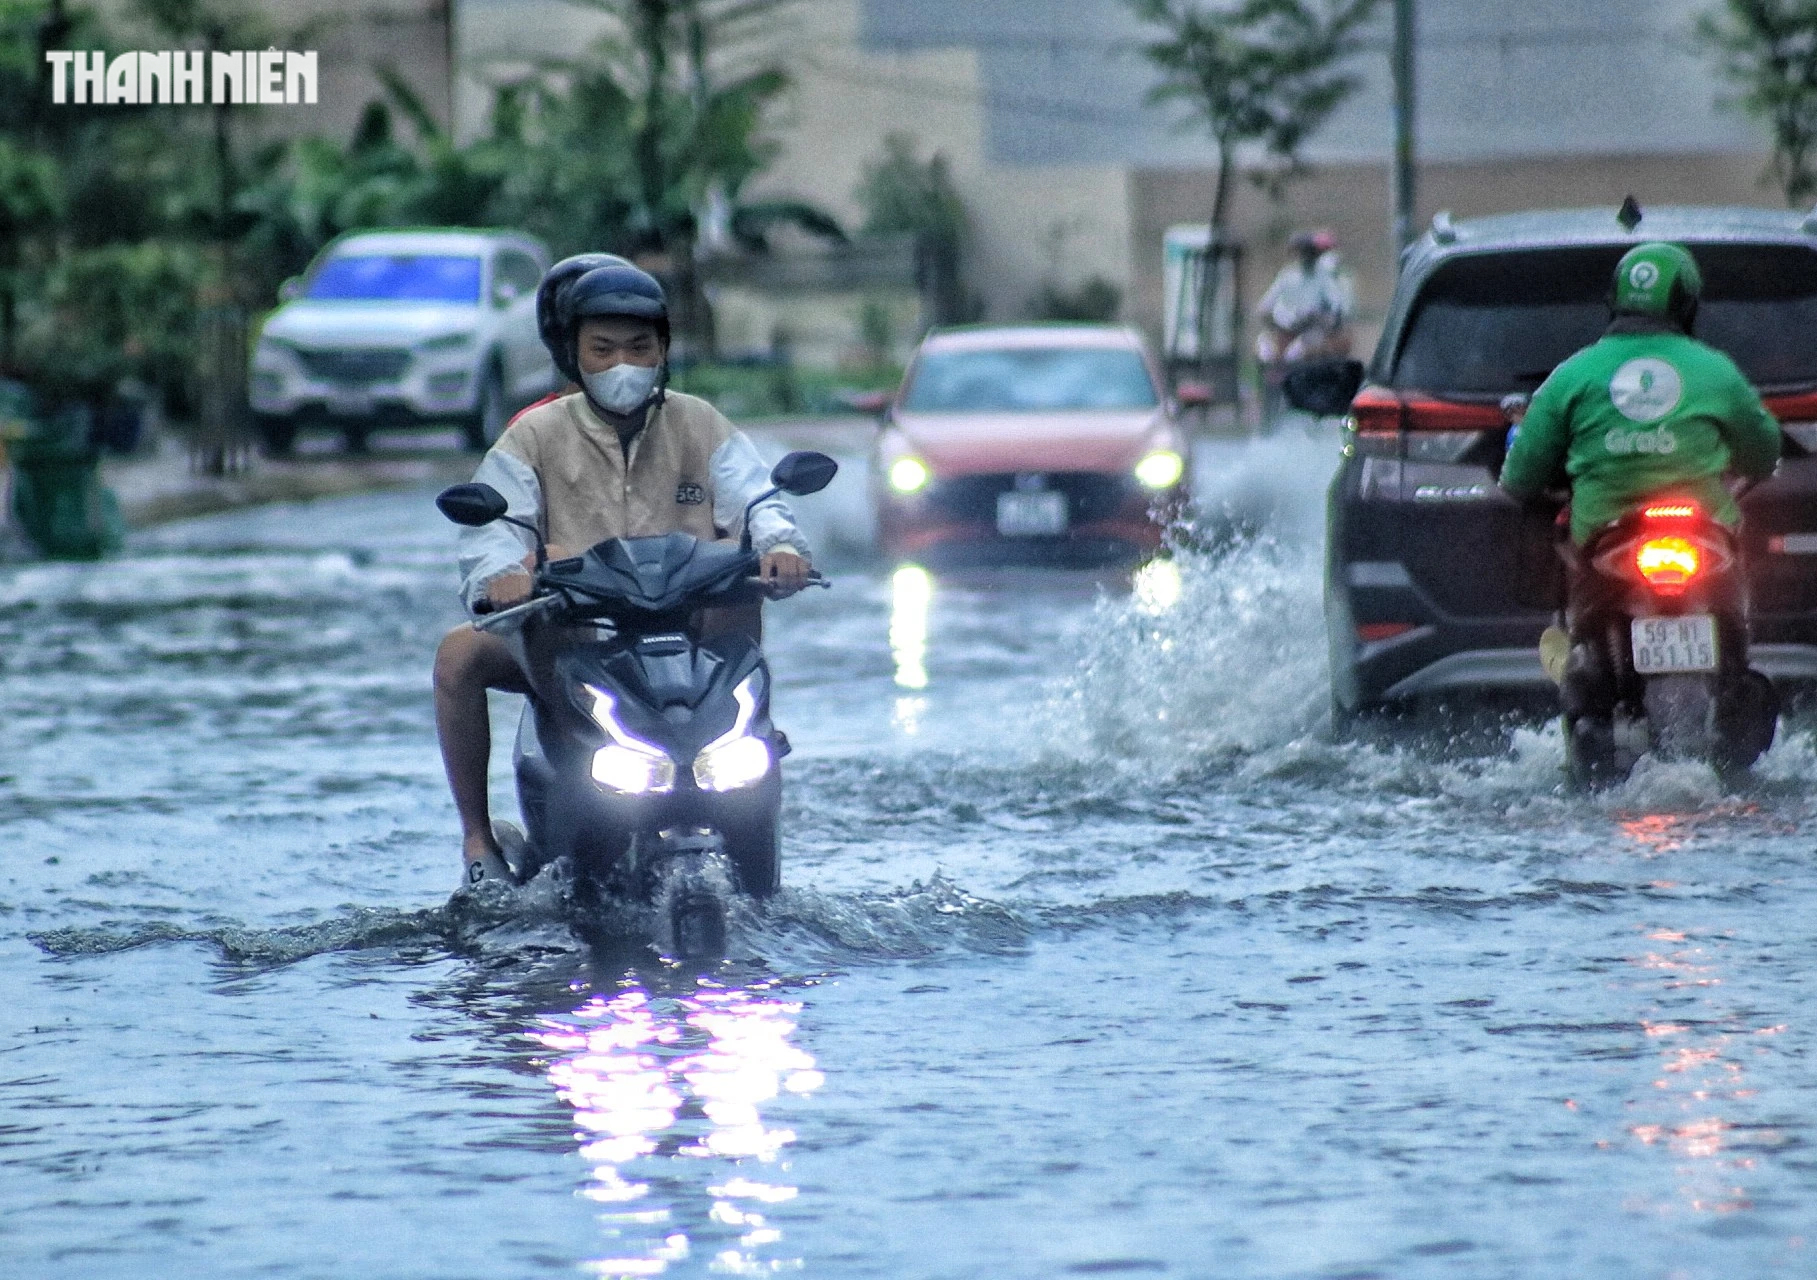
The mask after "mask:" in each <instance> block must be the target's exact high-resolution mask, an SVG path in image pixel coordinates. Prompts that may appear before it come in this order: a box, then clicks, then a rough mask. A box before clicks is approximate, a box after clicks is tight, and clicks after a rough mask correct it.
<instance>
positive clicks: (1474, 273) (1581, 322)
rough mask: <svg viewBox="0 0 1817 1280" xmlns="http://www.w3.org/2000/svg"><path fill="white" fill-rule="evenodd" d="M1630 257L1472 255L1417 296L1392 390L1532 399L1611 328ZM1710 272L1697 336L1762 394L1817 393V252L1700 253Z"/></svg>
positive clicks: (1616, 251) (1595, 252)
mask: <svg viewBox="0 0 1817 1280" xmlns="http://www.w3.org/2000/svg"><path fill="white" fill-rule="evenodd" d="M1625 248H1626V247H1625V246H1620V245H1616V246H1599V247H1588V248H1561V249H1543V250H1522V251H1520V252H1510V253H1495V254H1482V255H1472V256H1470V257H1463V258H1458V259H1455V260H1454V261H1452V262H1450V263H1448V264H1446V265H1445V266H1443V267H1441V268H1439V270H1438V271H1437V272H1436V273H1434V274H1433V276H1432V277H1431V279H1429V280H1428V281H1427V282H1426V283H1425V285H1424V286H1423V287H1422V289H1421V291H1420V296H1419V299H1418V301H1417V303H1416V304H1415V309H1414V313H1413V320H1412V323H1410V324H1409V325H1408V326H1407V329H1406V336H1405V337H1404V338H1403V340H1402V342H1401V346H1400V351H1399V352H1398V354H1397V355H1396V357H1395V360H1394V366H1393V373H1392V375H1391V377H1390V378H1389V382H1390V384H1391V385H1393V386H1395V387H1401V388H1406V389H1408V390H1419V391H1429V392H1434V393H1437V394H1441V395H1444V394H1449V395H1458V396H1500V395H1503V394H1506V393H1507V392H1509V391H1532V390H1533V389H1534V388H1535V387H1537V386H1538V385H1539V384H1540V383H1541V382H1543V381H1544V380H1545V379H1546V376H1547V375H1548V374H1549V373H1551V371H1552V370H1553V369H1554V368H1555V367H1557V366H1558V364H1559V363H1561V362H1562V361H1563V360H1564V359H1565V358H1566V357H1567V356H1569V355H1571V354H1572V353H1573V352H1574V351H1577V350H1579V349H1580V348H1582V347H1585V346H1588V345H1589V344H1590V343H1592V342H1594V341H1596V339H1597V338H1598V337H1600V336H1601V334H1602V332H1603V330H1604V329H1605V328H1606V327H1607V326H1608V323H1609V309H1608V304H1607V303H1606V302H1605V301H1604V299H1605V298H1606V296H1607V295H1608V291H1609V279H1610V277H1611V276H1612V275H1613V274H1614V272H1615V263H1616V262H1617V260H1618V259H1619V258H1620V257H1621V255H1622V253H1623V252H1625ZM1692 250H1693V252H1694V253H1695V254H1696V255H1697V262H1698V265H1699V266H1700V267H1701V268H1702V270H1703V277H1704V297H1703V305H1702V306H1701V307H1700V308H1699V310H1698V313H1697V336H1698V337H1699V338H1701V339H1703V340H1704V341H1705V342H1708V343H1710V344H1711V345H1712V346H1715V347H1718V348H1720V349H1721V350H1723V351H1725V352H1727V353H1728V355H1729V357H1730V358H1731V359H1733V360H1734V361H1735V363H1736V364H1737V365H1739V366H1740V367H1741V371H1742V372H1743V373H1745V374H1746V375H1747V376H1748V378H1749V379H1750V380H1751V381H1753V382H1754V384H1755V385H1756V386H1759V387H1764V388H1775V387H1781V388H1783V387H1792V386H1803V385H1809V384H1811V383H1817V253H1812V252H1811V251H1810V250H1808V249H1804V248H1800V247H1798V246H1795V245H1757V244H1755V245H1744V244H1720V245H1695V244H1694V245H1693V246H1692Z"/></svg>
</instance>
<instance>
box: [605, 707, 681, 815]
mask: <svg viewBox="0 0 1817 1280" xmlns="http://www.w3.org/2000/svg"><path fill="white" fill-rule="evenodd" d="M585 688H586V691H587V692H588V693H589V694H591V695H592V697H593V705H592V707H591V708H589V714H591V715H592V717H593V723H594V724H596V725H598V726H599V727H600V728H601V729H604V730H605V731H606V736H607V737H608V738H610V739H612V741H610V742H608V743H607V744H606V745H605V746H603V747H601V748H600V749H599V750H598V751H595V752H594V753H593V769H592V774H593V781H595V782H597V783H598V784H599V785H600V786H601V787H603V788H604V789H605V790H607V791H616V792H618V793H619V794H620V795H627V796H645V795H663V794H666V793H667V792H670V791H673V790H675V761H674V760H672V759H670V757H669V753H668V752H666V751H664V750H663V749H662V748H661V747H659V746H657V745H656V744H655V743H654V742H645V741H644V740H643V739H642V738H639V737H638V736H637V735H635V734H633V733H632V732H631V731H630V730H629V729H626V728H625V727H624V726H623V725H622V724H620V723H619V722H618V716H617V714H616V713H615V711H614V709H613V708H614V706H615V703H614V702H613V699H612V695H611V694H609V693H607V692H606V691H605V690H604V689H598V688H595V687H594V686H593V685H586V686H585Z"/></svg>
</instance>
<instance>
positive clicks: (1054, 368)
mask: <svg viewBox="0 0 1817 1280" xmlns="http://www.w3.org/2000/svg"><path fill="white" fill-rule="evenodd" d="M1155 403H1156V399H1155V387H1154V382H1153V381H1152V380H1151V379H1150V378H1149V376H1148V366H1147V365H1146V364H1144V363H1143V360H1142V357H1141V356H1140V355H1139V354H1137V353H1136V352H1134V351H1130V350H1128V349H1127V348H1124V349H1117V348H1111V347H1098V348H1092V347H1036V348H1028V347H1022V348H1006V349H1000V350H996V351H932V352H929V353H928V354H926V355H924V356H922V357H921V358H920V359H919V360H917V361H916V362H915V376H914V380H913V381H912V382H910V383H909V388H908V394H907V396H905V397H904V398H903V401H902V406H903V408H905V409H910V410H915V411H918V412H922V413H1039V412H1042V411H1047V412H1052V411H1055V410H1067V409H1152V408H1154V406H1155Z"/></svg>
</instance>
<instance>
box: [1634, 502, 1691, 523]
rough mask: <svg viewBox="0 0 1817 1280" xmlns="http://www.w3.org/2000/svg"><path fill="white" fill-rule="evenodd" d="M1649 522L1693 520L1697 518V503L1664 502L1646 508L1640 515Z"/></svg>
mask: <svg viewBox="0 0 1817 1280" xmlns="http://www.w3.org/2000/svg"><path fill="white" fill-rule="evenodd" d="M1640 514H1641V515H1642V516H1643V517H1645V518H1646V519H1648V520H1691V519H1694V518H1695V517H1696V516H1697V504H1696V503H1695V502H1664V503H1657V504H1655V505H1653V506H1650V507H1645V508H1643V509H1642V510H1641V513H1640Z"/></svg>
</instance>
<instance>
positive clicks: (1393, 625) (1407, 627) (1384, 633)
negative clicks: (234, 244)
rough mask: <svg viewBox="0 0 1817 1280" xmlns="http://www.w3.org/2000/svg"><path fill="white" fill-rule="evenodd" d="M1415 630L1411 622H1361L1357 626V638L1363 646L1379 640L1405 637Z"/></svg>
mask: <svg viewBox="0 0 1817 1280" xmlns="http://www.w3.org/2000/svg"><path fill="white" fill-rule="evenodd" d="M1413 629H1414V624H1413V623H1411V622H1359V623H1357V624H1356V638H1357V640H1358V641H1359V642H1361V643H1363V644H1374V643H1375V642H1376V641H1377V640H1392V639H1394V637H1396V636H1404V635H1406V634H1407V633H1408V632H1409V631H1412V630H1413Z"/></svg>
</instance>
